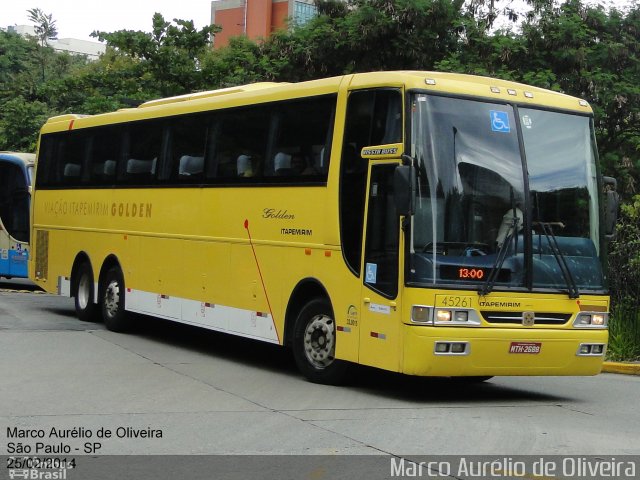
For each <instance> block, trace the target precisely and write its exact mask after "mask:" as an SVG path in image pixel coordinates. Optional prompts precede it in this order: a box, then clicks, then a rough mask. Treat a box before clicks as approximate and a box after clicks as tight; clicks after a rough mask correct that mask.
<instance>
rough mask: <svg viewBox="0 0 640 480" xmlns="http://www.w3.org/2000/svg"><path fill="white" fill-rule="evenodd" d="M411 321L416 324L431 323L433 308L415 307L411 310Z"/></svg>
mask: <svg viewBox="0 0 640 480" xmlns="http://www.w3.org/2000/svg"><path fill="white" fill-rule="evenodd" d="M411 321H412V322H414V323H431V307H424V306H422V305H414V306H413V308H412V309H411Z"/></svg>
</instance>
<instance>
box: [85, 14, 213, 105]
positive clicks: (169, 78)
mask: <svg viewBox="0 0 640 480" xmlns="http://www.w3.org/2000/svg"><path fill="white" fill-rule="evenodd" d="M152 22H153V28H152V31H151V32H150V33H148V32H141V31H131V30H119V31H117V32H113V33H105V32H93V33H92V36H94V37H97V38H98V39H99V40H101V41H106V42H107V45H108V46H109V47H111V48H113V49H115V50H116V51H117V52H119V53H120V54H122V55H125V56H128V57H130V58H131V59H134V60H136V61H138V62H139V64H138V67H139V68H138V74H139V75H141V76H145V75H149V77H148V80H150V81H151V82H152V83H153V84H154V87H155V89H156V90H157V92H158V93H159V94H160V95H161V96H172V95H178V94H182V93H187V92H190V91H193V90H196V89H198V88H201V86H202V80H201V79H202V76H201V72H200V68H199V63H200V57H201V56H202V55H204V53H205V52H206V51H207V50H208V49H209V45H210V43H211V39H212V36H213V35H214V34H215V33H216V32H217V31H219V30H220V28H219V27H217V26H215V25H209V26H206V27H204V28H202V29H201V30H197V29H196V28H195V27H194V25H193V21H191V20H188V21H186V20H178V19H174V22H175V25H173V24H172V23H171V22H167V21H166V20H165V19H164V17H163V16H162V15H160V14H159V13H156V14H154V16H153V20H152Z"/></svg>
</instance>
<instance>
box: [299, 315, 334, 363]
mask: <svg viewBox="0 0 640 480" xmlns="http://www.w3.org/2000/svg"><path fill="white" fill-rule="evenodd" d="M335 349H336V337H335V327H334V322H333V319H332V318H331V317H328V316H327V315H316V316H315V317H313V318H312V319H311V321H310V322H309V324H308V325H307V328H306V329H305V331H304V353H305V355H306V357H307V360H309V363H311V364H312V365H313V366H314V367H316V368H325V367H328V366H329V365H331V363H332V362H333V360H334V357H335Z"/></svg>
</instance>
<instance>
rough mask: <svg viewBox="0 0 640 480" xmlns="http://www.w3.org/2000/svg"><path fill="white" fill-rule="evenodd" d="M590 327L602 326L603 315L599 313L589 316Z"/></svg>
mask: <svg viewBox="0 0 640 480" xmlns="http://www.w3.org/2000/svg"><path fill="white" fill-rule="evenodd" d="M591 325H604V315H602V314H601V313H594V314H593V315H592V316H591Z"/></svg>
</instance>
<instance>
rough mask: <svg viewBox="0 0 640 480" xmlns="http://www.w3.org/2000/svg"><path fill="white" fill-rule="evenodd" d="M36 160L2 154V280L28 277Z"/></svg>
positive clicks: (0, 227) (0, 245) (0, 257)
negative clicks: (30, 222)
mask: <svg viewBox="0 0 640 480" xmlns="http://www.w3.org/2000/svg"><path fill="white" fill-rule="evenodd" d="M35 159H36V156H35V155H34V154H33V153H20V152H0V277H5V278H14V277H18V278H25V277H26V276H27V260H28V258H29V202H30V190H31V182H32V179H33V171H34V164H35Z"/></svg>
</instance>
